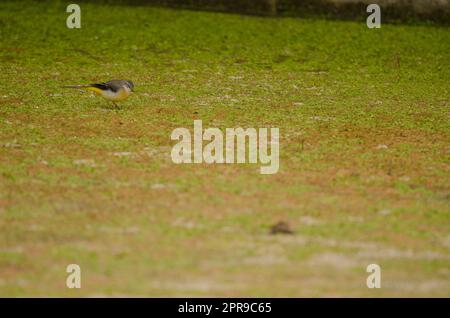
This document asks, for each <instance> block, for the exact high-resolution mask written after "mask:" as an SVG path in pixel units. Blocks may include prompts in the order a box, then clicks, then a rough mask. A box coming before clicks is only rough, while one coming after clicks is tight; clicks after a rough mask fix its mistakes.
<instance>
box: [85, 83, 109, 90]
mask: <svg viewBox="0 0 450 318" xmlns="http://www.w3.org/2000/svg"><path fill="white" fill-rule="evenodd" d="M90 86H91V87H96V88H99V89H101V90H103V91H105V90H108V89H110V90H112V91H114V92H115V90H113V89H112V88H111V87H110V86H109V85H108V83H96V84H91V85H90Z"/></svg>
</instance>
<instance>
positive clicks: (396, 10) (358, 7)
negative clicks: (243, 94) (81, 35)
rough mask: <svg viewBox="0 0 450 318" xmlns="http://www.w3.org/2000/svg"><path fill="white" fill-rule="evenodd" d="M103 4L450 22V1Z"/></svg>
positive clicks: (144, 0)
mask: <svg viewBox="0 0 450 318" xmlns="http://www.w3.org/2000/svg"><path fill="white" fill-rule="evenodd" d="M81 2H94V1H93V0H92V1H89V0H84V1H81ZM95 2H98V1H95ZM103 2H107V3H115V4H118V3H119V4H130V5H156V6H168V7H174V8H184V9H194V10H195V9H199V10H212V11H222V12H236V13H244V14H256V15H269V16H297V17H315V16H323V17H327V18H332V19H348V20H358V21H363V20H365V19H366V17H367V15H368V14H367V13H366V7H367V5H368V4H370V3H377V4H379V5H380V6H381V8H382V21H383V22H390V23H395V22H419V21H429V22H437V23H441V24H449V22H450V0H104V1H103Z"/></svg>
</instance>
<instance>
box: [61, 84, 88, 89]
mask: <svg viewBox="0 0 450 318" xmlns="http://www.w3.org/2000/svg"><path fill="white" fill-rule="evenodd" d="M89 87H92V85H65V86H62V88H89Z"/></svg>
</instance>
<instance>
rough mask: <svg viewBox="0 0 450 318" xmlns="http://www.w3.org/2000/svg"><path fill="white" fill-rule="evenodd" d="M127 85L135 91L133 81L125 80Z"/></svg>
mask: <svg viewBox="0 0 450 318" xmlns="http://www.w3.org/2000/svg"><path fill="white" fill-rule="evenodd" d="M125 85H126V86H127V87H128V88H129V89H130V90H131V91H132V92H133V91H134V84H133V82H132V81H125Z"/></svg>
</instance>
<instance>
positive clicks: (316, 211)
mask: <svg viewBox="0 0 450 318" xmlns="http://www.w3.org/2000/svg"><path fill="white" fill-rule="evenodd" d="M67 4H68V2H67V3H66V2H60V1H55V2H53V1H52V2H50V1H49V2H45V1H44V2H41V1H40V2H37V1H21V2H10V1H2V2H1V3H0V67H1V72H0V81H1V83H2V84H1V85H0V295H1V296H373V297H378V296H447V297H448V296H450V266H449V261H450V256H449V251H450V232H449V230H450V217H449V212H450V206H449V201H450V194H449V184H450V178H449V170H450V169H449V163H450V160H449V140H450V138H449V137H450V133H449V132H450V131H449V97H450V94H449V88H450V87H449V83H450V68H449V61H450V32H449V30H448V28H446V27H435V26H430V25H421V26H418V25H387V24H386V25H382V28H381V29H378V30H375V29H374V30H371V29H368V28H367V27H366V26H365V25H364V24H363V23H359V22H358V23H356V22H343V21H327V20H323V19H295V18H262V17H252V16H240V15H232V14H220V13H211V12H209V13H205V12H194V11H182V10H170V9H161V8H152V7H140V6H120V5H117V6H113V5H110V6H107V5H101V4H87V3H86V4H82V5H81V8H82V28H81V29H78V30H76V29H73V30H71V29H67V28H66V25H65V20H66V17H67V15H68V14H67V13H66V12H65V6H66V5H67ZM113 78H118V79H130V80H133V81H134V82H135V83H136V93H135V94H134V96H132V97H131V98H130V99H129V100H127V101H126V102H124V103H122V104H121V105H122V107H121V108H120V109H119V110H114V109H111V107H110V105H108V104H107V103H106V102H105V101H104V100H102V99H100V98H93V97H92V96H91V95H90V93H82V92H79V91H76V90H64V89H63V88H61V86H62V85H69V84H79V83H80V84H82V83H91V82H95V81H105V80H109V79H113ZM194 119H202V120H203V125H204V127H209V126H213V127H219V128H222V129H223V128H226V127H239V126H242V127H279V129H280V134H281V140H280V147H281V149H280V151H281V154H280V164H281V166H280V171H279V173H278V174H275V175H261V174H259V165H258V166H256V165H212V166H207V165H187V164H185V165H175V164H173V163H172V162H171V160H170V149H171V146H172V145H173V144H174V142H172V141H171V140H170V134H171V131H172V130H173V129H174V128H176V127H187V128H190V127H192V125H193V120H194ZM117 152H130V153H132V155H130V156H117V155H114V154H115V153H117ZM80 160H81V161H80ZM77 163H78V164H77ZM80 163H81V164H80ZM278 221H285V222H288V223H289V224H290V226H291V227H292V229H293V230H294V231H295V234H293V235H270V234H269V232H270V231H269V229H270V227H271V225H273V224H274V223H276V222H278ZM70 263H76V264H79V265H80V266H81V269H82V288H81V289H79V290H74V289H68V288H66V287H65V279H66V275H67V274H66V272H65V269H66V266H67V265H68V264H70ZM370 263H377V264H379V265H380V266H381V268H382V288H381V289H379V290H370V289H368V288H367V287H366V277H367V273H366V271H365V269H366V266H367V265H368V264H370Z"/></svg>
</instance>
